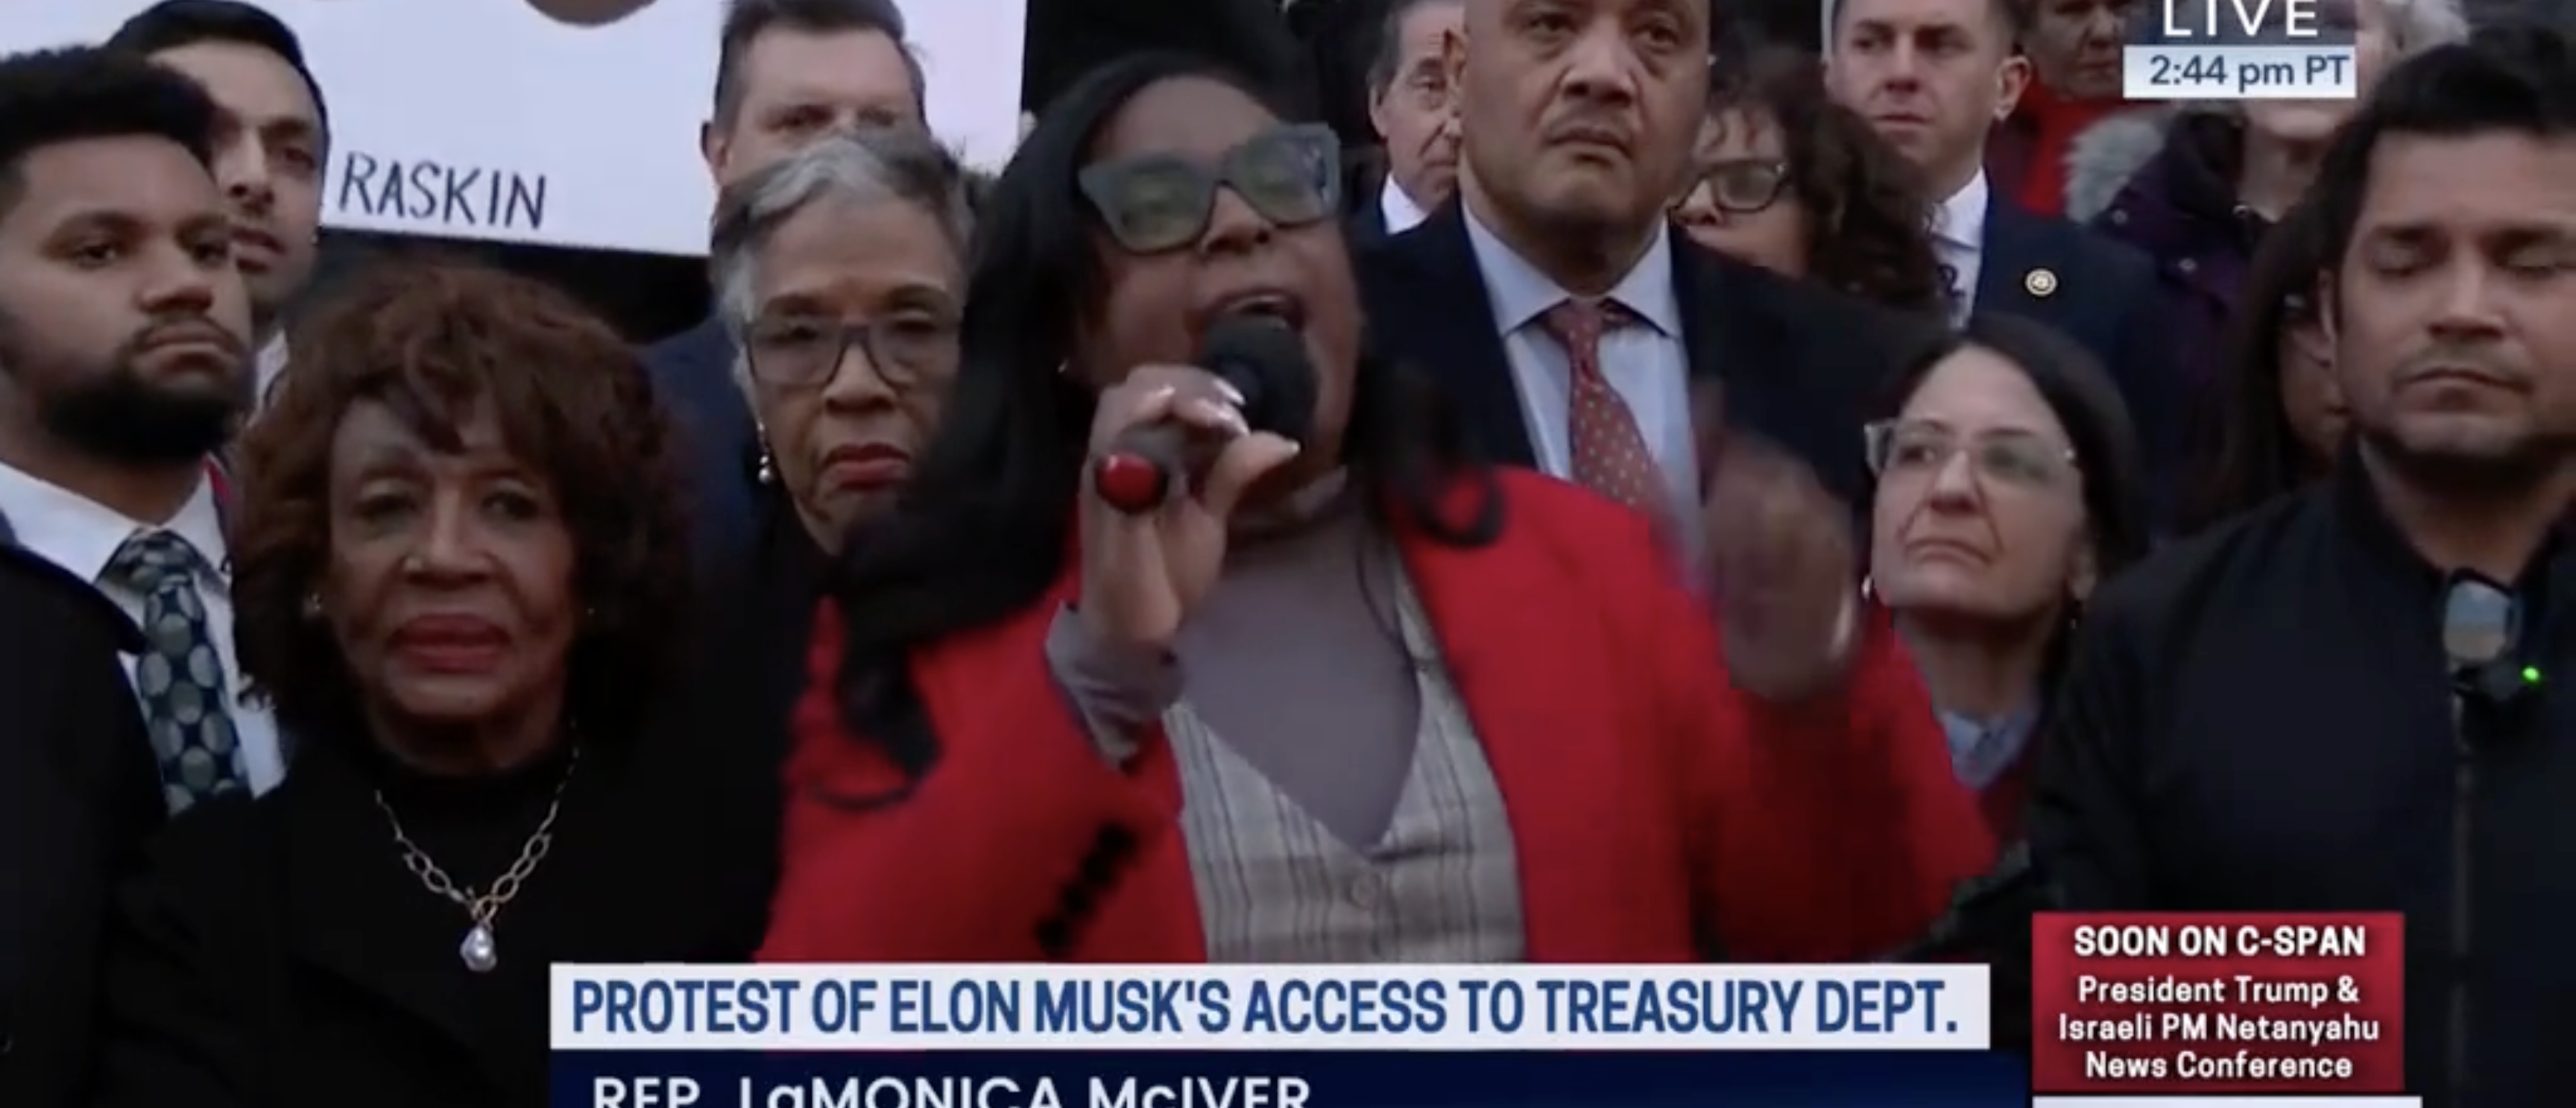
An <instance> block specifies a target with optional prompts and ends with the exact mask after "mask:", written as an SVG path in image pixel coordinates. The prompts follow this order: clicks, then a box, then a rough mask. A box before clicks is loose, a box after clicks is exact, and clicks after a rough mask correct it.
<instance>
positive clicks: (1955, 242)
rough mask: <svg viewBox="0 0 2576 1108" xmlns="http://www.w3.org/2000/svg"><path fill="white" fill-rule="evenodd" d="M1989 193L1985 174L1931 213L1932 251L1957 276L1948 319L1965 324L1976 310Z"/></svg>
mask: <svg viewBox="0 0 2576 1108" xmlns="http://www.w3.org/2000/svg"><path fill="white" fill-rule="evenodd" d="M1991 195H1992V194H1991V192H1990V191H1989V190H1988V188H1987V186H1986V171H1985V170H1982V169H1980V170H1978V171H1977V175H1976V176H1974V177H1970V178H1968V183H1967V184H1965V185H1962V186H1960V187H1959V191H1957V192H1954V193H1951V194H1950V197H1949V199H1947V200H1943V201H1942V202H1941V206H1940V207H1939V208H1936V209H1934V210H1933V212H1932V251H1933V253H1935V254H1937V255H1939V256H1940V258H1941V264H1943V265H1946V266H1949V267H1950V268H1951V269H1952V270H1954V271H1956V272H1957V273H1958V275H1959V287H1958V289H1957V290H1956V291H1957V292H1958V296H1957V297H1956V298H1955V300H1954V302H1953V303H1952V304H1951V312H1950V318H1951V321H1952V322H1954V323H1965V322H1967V319H1968V313H1969V312H1971V311H1974V310H1976V306H1977V274H1978V272H1979V270H1980V269H1981V268H1982V266H1983V262H1984V259H1985V253H1986V207H1987V205H1988V204H1989V202H1990V198H1991Z"/></svg>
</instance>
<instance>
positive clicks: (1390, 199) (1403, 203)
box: [1377, 177, 1430, 235]
mask: <svg viewBox="0 0 2576 1108" xmlns="http://www.w3.org/2000/svg"><path fill="white" fill-rule="evenodd" d="M1377 214H1378V218H1380V219H1383V220H1385V221H1386V233H1387V234H1390V235H1401V234H1403V233H1405V232H1406V231H1410V230H1412V229H1414V228H1415V227H1417V226H1419V225H1420V224H1421V223H1422V221H1423V220H1425V219H1427V218H1430V215H1429V213H1427V212H1424V211H1423V210H1422V205H1420V204H1416V203H1414V202H1413V198H1412V197H1410V196H1407V195H1405V192H1404V189H1403V187H1402V186H1399V185H1397V184H1396V183H1395V178H1393V177H1389V178H1387V179H1386V183H1385V184H1383V185H1379V186H1378V189H1377Z"/></svg>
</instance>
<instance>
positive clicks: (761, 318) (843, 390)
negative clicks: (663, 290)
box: [704, 130, 973, 735]
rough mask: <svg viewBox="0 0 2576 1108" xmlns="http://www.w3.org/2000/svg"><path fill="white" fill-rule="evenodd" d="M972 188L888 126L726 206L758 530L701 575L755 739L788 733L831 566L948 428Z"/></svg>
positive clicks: (792, 163) (720, 216) (948, 162)
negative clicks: (944, 417)
mask: <svg viewBox="0 0 2576 1108" xmlns="http://www.w3.org/2000/svg"><path fill="white" fill-rule="evenodd" d="M972 191H973V185H972V181H971V179H970V177H969V175H968V174H967V173H966V172H965V171H964V170H963V169H962V168H961V167H960V166H959V164H958V162H957V160H956V158H955V157H954V156H952V155H951V154H950V153H949V152H948V151H947V150H946V149H944V148H942V147H941V146H940V145H938V143H937V142H936V141H934V140H932V139H930V138H928V137H925V136H923V135H921V134H919V133H917V132H912V131H902V130H884V131H863V132H856V133H852V134H847V135H834V136H830V137H827V138H823V139H820V140H817V141H815V142H814V143H813V144H811V145H809V146H806V147H804V148H803V149H801V150H799V151H797V152H796V153H793V154H790V155H788V156H787V157H785V158H783V159H781V160H780V161H778V162H777V163H776V164H774V165H771V166H768V167H766V168H764V169H762V170H760V171H758V172H756V173H754V174H752V175H751V176H749V177H746V178H743V179H742V180H740V181H737V182H735V183H733V184H732V185H730V186H728V187H727V188H726V189H725V190H724V192H723V194H722V195H720V196H719V197H718V198H717V200H716V216H715V228H714V232H713V236H712V248H711V250H710V251H709V258H708V265H709V270H710V274H711V276H712V278H713V280H714V283H715V295H716V314H717V316H718V317H719V318H720V319H722V320H723V322H724V325H725V328H726V330H727V331H728V332H729V333H730V334H731V336H732V338H733V339H734V347H735V349H737V350H739V351H740V352H741V353H740V354H739V356H737V357H736V359H735V361H734V365H733V376H734V382H735V384H736V385H737V386H738V387H740V388H741V389H742V391H743V395H744V397H745V399H747V400H748V401H749V402H750V408H751V413H752V419H753V423H754V426H755V428H756V430H757V442H758V448H757V449H758V456H757V457H756V458H753V459H748V460H747V464H749V465H751V466H752V467H753V469H754V470H755V481H756V484H755V487H754V490H753V494H752V495H753V506H754V512H755V517H756V518H757V519H759V520H760V521H761V522H760V524H759V527H760V530H759V533H758V534H757V536H756V537H755V539H754V541H752V542H751V543H749V544H748V545H747V548H746V549H747V552H746V554H745V555H744V556H743V559H742V561H741V562H740V563H739V564H734V565H723V566H710V567H707V572H706V574H705V576H706V577H707V578H708V579H709V586H710V587H709V593H710V599H711V600H712V601H713V603H712V604H711V605H710V608H711V610H710V612H709V614H708V617H707V619H708V628H707V630H708V631H709V632H710V634H708V635H707V636H705V638H704V642H705V643H706V644H707V647H708V649H709V656H708V657H707V658H706V660H705V663H704V666H705V671H706V672H707V673H708V676H709V679H711V680H713V681H716V682H719V683H721V684H723V685H724V686H726V688H725V691H723V692H721V693H719V694H718V695H721V696H726V697H730V698H731V699H732V702H733V703H735V704H736V705H737V707H738V710H739V712H740V713H741V722H742V723H743V725H744V726H743V729H742V732H741V733H743V734H745V735H769V734H776V733H779V732H780V731H781V729H782V728H783V723H784V714H785V711H786V706H787V705H788V704H789V703H791V702H792V701H793V700H794V698H795V695H796V692H797V690H798V688H799V687H800V678H801V677H802V675H803V672H804V665H803V657H802V650H803V645H802V644H804V643H805V641H806V639H807V630H808V628H809V625H810V621H811V618H812V614H813V612H814V609H815V607H816V604H817V602H818V600H819V599H820V597H821V595H822V592H823V590H824V585H825V581H826V580H827V578H828V576H829V567H830V566H831V565H832V563H833V562H834V561H835V560H836V559H837V558H838V556H839V554H840V552H841V547H842V544H843V542H844V540H845V539H846V538H847V537H848V536H849V534H850V533H851V531H852V530H853V529H855V528H857V527H860V526H862V525H864V524H865V523H867V522H868V521H869V520H870V519H872V518H874V517H875V516H876V515H878V514H879V513H881V512H883V511H885V510H886V509H887V508H889V507H891V506H892V504H893V502H894V498H895V494H896V491H897V490H898V489H899V488H901V487H902V485H903V484H904V482H905V481H906V480H907V479H908V478H909V477H910V476H911V474H912V469H913V464H914V459H915V458H917V457H918V456H919V455H920V454H921V453H922V451H923V450H924V449H925V448H927V447H928V445H929V443H930V439H931V436H932V434H933V433H934V432H935V431H936V430H937V429H938V427H939V420H940V411H941V408H942V405H943V403H944V401H945V400H946V399H947V394H948V388H949V383H950V381H951V380H952V379H953V378H954V377H955V375H956V371H957V357H958V355H957V349H958V322H959V320H960V318H961V317H962V313H963V311H964V308H965V256H966V246H967V240H968V238H969V236H970V234H971V231H972V226H971V224H972V218H973V217H972V205H971V202H970V194H971V192H972ZM764 722H775V723H777V724H778V726H763V723H764Z"/></svg>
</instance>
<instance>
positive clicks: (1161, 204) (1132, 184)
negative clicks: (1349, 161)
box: [1077, 123, 1342, 254]
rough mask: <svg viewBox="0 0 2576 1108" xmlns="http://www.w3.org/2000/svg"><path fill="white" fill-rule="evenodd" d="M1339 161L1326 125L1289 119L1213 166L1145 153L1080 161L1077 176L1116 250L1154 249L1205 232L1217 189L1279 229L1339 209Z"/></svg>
mask: <svg viewBox="0 0 2576 1108" xmlns="http://www.w3.org/2000/svg"><path fill="white" fill-rule="evenodd" d="M1341 164H1342V145H1341V141H1340V140H1339V139H1336V138H1334V137H1333V131H1332V128H1330V127H1325V126H1322V125H1319V124H1311V123H1293V124H1288V125H1286V126H1281V127H1274V128H1271V129H1270V130H1267V131H1263V132H1262V133H1260V134H1258V135H1254V136H1253V137H1251V138H1250V139H1247V140H1245V141H1244V143H1243V145H1241V146H1237V147H1235V148H1234V149H1232V150H1229V151H1226V153H1225V156H1224V157H1223V158H1220V159H1218V161H1217V164H1216V165H1214V166H1208V165H1204V164H1201V163H1199V162H1194V161H1191V160H1189V159H1187V158H1183V157H1180V156H1177V155H1172V154H1145V155H1140V156H1137V157H1133V158H1119V159H1116V160H1114V161H1106V162H1095V163H1093V164H1091V165H1088V166H1084V167H1083V169H1082V172H1081V173H1080V174H1079V176H1078V178H1077V182H1078V184H1079V185H1080V186H1081V189H1082V195H1083V198H1084V199H1086V200H1089V201H1090V202H1091V206H1092V208H1093V210H1095V211H1097V212H1098V213H1099V215H1100V221H1101V223H1102V224H1103V225H1104V226H1106V227H1107V228H1108V230H1109V237H1110V238H1112V239H1115V240H1117V242H1118V245H1119V246H1120V247H1121V248H1124V249H1125V250H1127V251H1128V252H1129V253H1133V254H1160V253H1162V252H1164V251H1167V250H1177V249H1179V248H1181V247H1183V246H1187V245H1189V244H1191V243H1193V242H1197V241H1198V240H1199V238H1200V236H1202V235H1205V234H1207V229H1208V220H1209V219H1210V218H1212V217H1213V216H1214V215H1215V213H1216V191H1217V189H1218V188H1219V187H1225V188H1231V189H1233V190H1234V192H1235V195H1237V196H1240V197H1242V198H1243V202H1244V203H1245V204H1248V205H1250V206H1251V207H1252V210H1253V211H1255V212H1258V213H1260V214H1261V217H1262V218H1263V219H1267V220H1269V221H1270V222H1271V223H1273V224H1275V225H1277V226H1280V227H1302V226H1305V225H1307V224H1310V223H1315V222H1319V221H1322V220H1326V219H1330V218H1332V217H1333V215H1334V214H1335V213H1336V212H1338V211H1340V210H1341V203H1342V176H1341Z"/></svg>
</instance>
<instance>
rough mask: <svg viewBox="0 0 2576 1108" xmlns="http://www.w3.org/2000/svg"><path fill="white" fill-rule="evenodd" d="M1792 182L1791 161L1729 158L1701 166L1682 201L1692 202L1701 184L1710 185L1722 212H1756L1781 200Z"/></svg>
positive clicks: (1714, 200)
mask: <svg viewBox="0 0 2576 1108" xmlns="http://www.w3.org/2000/svg"><path fill="white" fill-rule="evenodd" d="M1788 183H1789V163H1787V162H1784V161H1777V160H1767V159H1762V158H1729V159H1726V160H1724V161H1714V162H1708V163H1706V164H1704V165H1702V166H1700V169H1699V176H1698V177H1697V178H1695V179H1693V180H1692V182H1691V187H1690V188H1688V189H1685V190H1683V192H1682V198H1681V201H1680V202H1679V203H1677V204H1675V205H1674V206H1675V207H1679V206H1680V205H1681V204H1687V203H1689V202H1690V196H1691V193H1693V192H1696V191H1698V189H1699V186H1700V185H1707V186H1708V198H1709V202H1710V203H1712V204H1715V205H1716V206H1717V209H1718V210H1719V211H1722V212H1731V213H1733V214H1735V215H1752V214H1754V213H1755V212H1759V211H1761V210H1763V209H1764V208H1768V207H1770V206H1771V205H1773V204H1775V203H1778V202H1779V200H1780V191H1781V189H1782V187H1783V186H1785V185H1787V184H1788Z"/></svg>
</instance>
